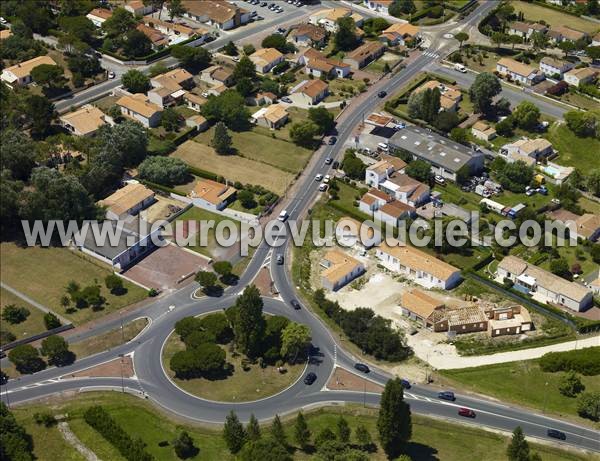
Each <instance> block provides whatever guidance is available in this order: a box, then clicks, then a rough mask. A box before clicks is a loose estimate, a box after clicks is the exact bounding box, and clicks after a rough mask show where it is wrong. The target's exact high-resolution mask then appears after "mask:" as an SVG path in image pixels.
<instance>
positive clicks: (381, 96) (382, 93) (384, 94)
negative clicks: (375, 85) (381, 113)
mask: <svg viewBox="0 0 600 461" xmlns="http://www.w3.org/2000/svg"><path fill="white" fill-rule="evenodd" d="M377 96H379V97H380V98H385V97H386V96H387V91H380V92H379V93H377Z"/></svg>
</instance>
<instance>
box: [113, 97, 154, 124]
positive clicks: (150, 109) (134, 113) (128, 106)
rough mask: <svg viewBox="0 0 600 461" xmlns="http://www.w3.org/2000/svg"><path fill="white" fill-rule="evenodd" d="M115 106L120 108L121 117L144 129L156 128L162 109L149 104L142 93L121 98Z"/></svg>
mask: <svg viewBox="0 0 600 461" xmlns="http://www.w3.org/2000/svg"><path fill="white" fill-rule="evenodd" d="M117 106H119V107H120V108H121V113H122V114H123V115H125V116H126V117H129V118H131V119H133V120H135V121H137V122H139V123H141V124H142V125H144V126H145V127H146V128H154V127H155V126H158V124H159V123H160V119H161V118H162V109H161V108H160V107H159V106H157V105H156V104H154V103H152V102H150V101H149V100H148V98H147V97H146V95H145V94H143V93H136V94H133V95H131V96H129V95H126V96H122V97H121V98H119V100H118V101H117Z"/></svg>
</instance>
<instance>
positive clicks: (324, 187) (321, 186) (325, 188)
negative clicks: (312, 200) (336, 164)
mask: <svg viewBox="0 0 600 461" xmlns="http://www.w3.org/2000/svg"><path fill="white" fill-rule="evenodd" d="M327 187H329V186H327V184H325V183H323V184H321V185H320V186H319V190H320V191H321V192H325V191H326V190H327Z"/></svg>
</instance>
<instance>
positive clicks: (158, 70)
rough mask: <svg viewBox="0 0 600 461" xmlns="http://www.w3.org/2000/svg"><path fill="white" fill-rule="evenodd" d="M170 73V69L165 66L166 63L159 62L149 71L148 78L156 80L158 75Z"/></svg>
mask: <svg viewBox="0 0 600 461" xmlns="http://www.w3.org/2000/svg"><path fill="white" fill-rule="evenodd" d="M172 51H173V50H172V49H171V52H172ZM168 71H169V68H168V67H167V66H165V64H164V63H162V62H157V63H156V64H153V65H151V66H150V68H149V69H148V77H150V78H154V77H156V76H157V75H160V74H164V73H167V72H168Z"/></svg>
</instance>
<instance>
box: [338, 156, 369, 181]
mask: <svg viewBox="0 0 600 461" xmlns="http://www.w3.org/2000/svg"><path fill="white" fill-rule="evenodd" d="M366 168H367V166H366V165H365V164H364V163H363V161H362V160H361V159H359V158H358V157H357V156H356V154H355V153H354V152H352V151H347V152H346V154H344V158H343V160H342V169H343V170H344V173H346V176H348V177H349V178H351V179H358V180H360V179H364V177H365V170H366Z"/></svg>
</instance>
